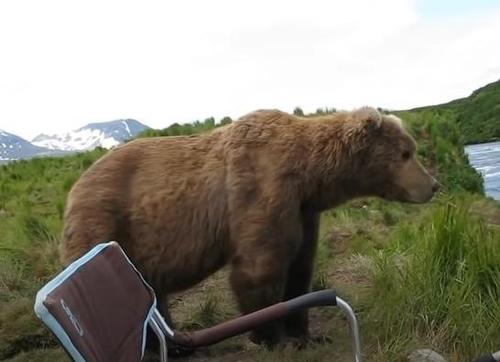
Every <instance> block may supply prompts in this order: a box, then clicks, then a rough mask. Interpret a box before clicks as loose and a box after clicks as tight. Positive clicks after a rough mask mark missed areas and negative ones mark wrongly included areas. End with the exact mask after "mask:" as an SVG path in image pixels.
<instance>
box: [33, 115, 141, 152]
mask: <svg viewBox="0 0 500 362" xmlns="http://www.w3.org/2000/svg"><path fill="white" fill-rule="evenodd" d="M147 129H149V127H148V126H146V125H144V124H142V123H140V122H139V121H136V120H135V119H119V120H115V121H110V122H102V123H89V124H87V125H86V126H84V127H82V128H79V129H77V130H75V131H71V132H66V133H62V134H55V135H46V134H40V135H38V136H36V137H35V138H33V140H32V141H31V142H32V143H33V144H34V145H35V146H40V147H44V148H48V149H51V150H64V151H87V150H91V149H94V148H96V147H98V146H100V147H104V148H111V147H114V146H117V145H119V144H120V143H123V142H124V141H126V140H128V139H131V138H134V137H136V136H137V135H139V134H140V133H141V132H143V131H145V130H147Z"/></svg>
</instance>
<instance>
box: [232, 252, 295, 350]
mask: <svg viewBox="0 0 500 362" xmlns="http://www.w3.org/2000/svg"><path fill="white" fill-rule="evenodd" d="M268 252H269V250H265V249H264V250H261V251H260V255H255V254H254V255H242V256H237V257H236V258H235V260H234V261H233V264H232V267H233V269H232V272H231V276H230V283H231V287H232V289H233V292H234V294H235V296H236V299H237V302H238V305H239V308H240V310H241V312H242V313H243V314H248V313H251V312H254V311H256V310H259V309H262V308H265V307H268V306H270V305H272V304H275V303H278V302H281V301H282V300H283V292H284V287H285V280H286V269H287V265H286V264H285V261H284V260H283V258H282V257H280V256H273V255H272V254H267V253H268ZM283 336H284V333H283V322H282V321H276V322H270V323H267V324H265V325H263V326H261V327H259V328H258V329H256V330H254V331H252V333H251V335H250V340H251V341H252V342H254V343H257V344H264V345H266V346H267V347H272V346H274V345H276V344H278V343H279V342H280V341H281V340H282V337H283Z"/></svg>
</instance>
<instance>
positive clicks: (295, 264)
mask: <svg viewBox="0 0 500 362" xmlns="http://www.w3.org/2000/svg"><path fill="white" fill-rule="evenodd" d="M302 229H303V232H302V235H303V237H302V242H301V245H300V248H299V250H298V252H297V256H296V257H295V259H294V260H293V261H292V263H291V264H290V267H289V268H288V275H287V283H286V289H285V300H289V299H292V298H295V297H298V296H300V295H303V294H305V293H308V292H310V288H311V280H312V276H313V268H314V259H315V255H316V249H317V244H318V229H319V214H318V213H312V212H307V211H304V212H303V214H302ZM285 328H286V334H287V335H288V336H290V337H297V338H301V337H307V336H308V335H309V313H308V311H307V310H303V311H300V312H298V313H294V314H292V315H290V316H288V317H287V318H286V320H285Z"/></svg>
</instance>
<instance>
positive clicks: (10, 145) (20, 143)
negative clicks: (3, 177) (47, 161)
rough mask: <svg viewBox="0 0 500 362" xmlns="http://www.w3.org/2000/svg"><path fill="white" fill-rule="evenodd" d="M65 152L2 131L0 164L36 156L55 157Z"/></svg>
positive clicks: (0, 135)
mask: <svg viewBox="0 0 500 362" xmlns="http://www.w3.org/2000/svg"><path fill="white" fill-rule="evenodd" d="M64 153H65V152H62V151H60V150H50V149H48V148H45V147H39V146H35V145H33V144H31V143H30V142H28V141H27V140H25V139H24V138H21V137H19V136H16V135H14V134H12V133H8V132H5V131H2V130H0V164H2V163H7V162H10V161H16V160H21V159H27V158H32V157H35V156H55V155H61V154H64Z"/></svg>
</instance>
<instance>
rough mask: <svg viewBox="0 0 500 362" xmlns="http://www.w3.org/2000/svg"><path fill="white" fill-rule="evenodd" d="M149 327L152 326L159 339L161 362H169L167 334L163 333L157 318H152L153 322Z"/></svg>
mask: <svg viewBox="0 0 500 362" xmlns="http://www.w3.org/2000/svg"><path fill="white" fill-rule="evenodd" d="M149 325H150V326H151V328H152V329H153V331H154V332H155V334H156V336H157V337H158V340H159V341H160V360H161V362H167V361H168V350H167V340H166V339H165V334H163V331H162V329H161V328H160V326H159V325H158V323H157V321H156V319H155V318H151V320H150V321H149Z"/></svg>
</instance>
